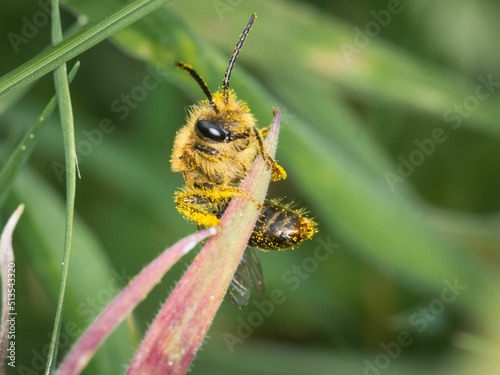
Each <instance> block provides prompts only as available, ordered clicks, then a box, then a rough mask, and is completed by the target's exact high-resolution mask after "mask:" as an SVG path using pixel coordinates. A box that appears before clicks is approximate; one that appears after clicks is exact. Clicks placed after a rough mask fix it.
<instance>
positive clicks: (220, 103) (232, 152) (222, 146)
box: [171, 14, 317, 307]
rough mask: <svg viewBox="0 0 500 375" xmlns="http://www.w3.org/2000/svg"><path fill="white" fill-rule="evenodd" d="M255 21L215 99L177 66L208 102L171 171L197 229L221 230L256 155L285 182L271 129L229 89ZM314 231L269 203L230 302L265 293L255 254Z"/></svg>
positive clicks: (181, 141) (182, 207) (197, 109)
mask: <svg viewBox="0 0 500 375" xmlns="http://www.w3.org/2000/svg"><path fill="white" fill-rule="evenodd" d="M255 19H256V14H252V16H251V17H250V20H249V21H248V24H247V25H246V27H245V29H244V30H243V33H242V34H241V36H240V37H239V39H238V42H237V43H236V47H235V49H234V52H233V53H232V55H231V57H230V59H229V64H228V66H227V69H226V73H225V75H224V79H223V81H222V87H221V88H219V89H218V90H217V91H216V92H214V93H213V94H212V92H211V91H210V90H209V88H208V86H207V84H206V83H205V81H204V80H203V78H202V77H201V76H200V75H199V74H198V73H197V72H196V71H195V70H194V69H193V68H192V67H191V66H190V65H188V64H186V63H183V62H176V63H175V65H176V66H177V67H179V68H181V69H183V70H185V71H186V72H187V73H189V74H190V75H191V76H192V77H193V78H194V80H195V81H196V82H197V83H198V85H199V86H200V87H201V89H202V90H203V92H204V94H205V96H206V97H207V99H206V100H202V101H200V102H199V103H198V104H195V105H193V106H192V107H190V110H189V113H188V116H187V121H186V124H185V125H184V126H183V127H182V128H181V129H180V130H179V131H178V132H177V135H176V137H175V141H174V147H173V151H172V157H171V165H172V170H173V171H174V172H182V174H183V176H184V180H185V187H184V188H183V189H181V190H179V191H177V192H176V193H175V203H176V206H177V210H178V211H179V212H180V213H181V214H183V215H184V216H185V217H186V218H187V219H189V220H192V221H194V222H195V223H196V225H197V227H198V228H199V227H210V226H215V225H218V224H219V222H220V218H221V217H222V215H223V213H224V211H225V210H226V208H227V206H228V205H229V203H230V201H231V199H232V198H233V197H235V196H244V195H245V193H244V192H243V191H242V190H241V189H240V188H239V186H240V184H241V182H242V180H243V179H244V178H245V176H246V175H247V173H248V171H249V170H250V168H251V167H252V164H253V162H254V160H255V158H256V157H257V156H258V155H260V156H262V157H263V158H264V160H265V162H266V164H267V166H268V167H269V168H270V169H271V171H272V174H271V179H272V180H273V181H278V180H282V179H285V178H286V172H285V170H284V169H283V168H282V167H281V166H280V165H279V164H278V163H277V162H276V161H275V160H274V159H273V158H272V157H271V156H270V155H269V154H268V153H267V152H266V150H265V147H264V141H263V138H264V137H265V135H266V133H267V128H262V129H258V128H257V127H256V126H255V124H256V120H255V118H254V116H253V115H252V113H251V111H250V109H249V107H248V105H247V104H246V103H245V102H244V101H242V100H239V99H238V98H237V97H236V94H235V92H234V91H233V90H232V89H230V88H229V80H230V77H231V73H232V70H233V67H234V64H235V62H236V59H237V57H238V54H239V53H240V49H241V47H242V45H243V43H244V42H245V39H246V37H247V35H248V33H249V32H250V29H251V28H252V25H253V23H254V21H255ZM316 231H317V230H316V223H315V222H314V221H313V220H312V219H310V218H308V217H306V216H305V212H304V210H297V209H294V208H293V207H292V206H291V205H290V204H283V203H282V202H281V201H280V200H266V201H265V202H264V204H263V205H262V207H261V212H260V216H259V219H258V220H257V223H256V225H255V227H254V229H253V232H252V235H251V237H250V240H249V243H248V245H249V246H250V247H248V248H247V249H246V251H245V253H244V255H243V258H242V260H241V262H240V264H239V266H238V268H237V270H236V272H235V275H234V278H233V280H232V281H231V284H230V286H229V289H228V292H227V293H226V299H227V300H229V301H230V302H231V303H232V304H234V305H235V306H237V307H243V306H245V305H247V303H248V300H249V297H250V289H251V288H253V289H255V290H257V291H258V292H259V293H263V292H264V288H265V287H264V277H263V273H262V268H261V265H260V261H259V258H258V257H257V254H256V251H255V249H254V248H258V249H261V250H264V251H267V250H282V249H286V248H290V247H292V248H293V247H294V246H295V245H298V244H300V243H301V242H303V241H305V240H307V239H310V238H311V237H312V236H313V235H314V233H316Z"/></svg>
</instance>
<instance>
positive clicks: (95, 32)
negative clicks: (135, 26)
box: [0, 0, 166, 98]
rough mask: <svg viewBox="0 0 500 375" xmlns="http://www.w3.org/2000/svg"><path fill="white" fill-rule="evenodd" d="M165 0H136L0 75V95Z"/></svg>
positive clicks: (100, 39)
mask: <svg viewBox="0 0 500 375" xmlns="http://www.w3.org/2000/svg"><path fill="white" fill-rule="evenodd" d="M165 1H166V0H137V1H135V2H133V3H131V4H129V5H127V6H124V7H123V8H121V9H120V10H118V11H117V12H115V13H113V14H112V15H110V16H109V17H106V18H104V19H103V20H101V21H99V22H97V23H96V24H94V25H91V26H89V27H87V28H85V29H83V30H81V31H80V32H78V33H76V34H75V35H73V36H71V37H70V38H68V39H66V40H64V41H63V42H62V43H60V44H58V45H57V46H53V47H51V48H49V49H47V50H46V51H44V52H42V53H41V54H39V55H38V56H37V57H35V58H33V59H31V60H30V61H28V62H26V63H25V64H23V65H21V66H19V67H18V68H16V69H14V70H12V71H11V72H9V73H7V74H6V75H4V76H3V77H1V78H0V98H1V97H3V96H5V95H7V94H8V93H9V92H11V91H12V90H15V89H16V88H19V87H23V86H25V85H26V84H28V83H30V82H32V81H34V80H36V79H38V78H40V77H42V76H43V75H45V74H47V73H49V72H51V71H52V70H54V69H55V68H57V67H58V66H60V65H61V64H63V63H65V62H66V61H68V60H70V59H72V58H74V57H76V56H78V55H79V54H80V53H82V52H84V51H86V50H88V49H89V48H90V47H92V46H94V45H96V44H97V43H99V42H101V41H103V40H104V39H106V38H108V37H109V36H110V35H113V34H114V33H116V32H117V31H119V30H121V29H123V28H124V27H127V26H128V25H130V24H131V23H133V22H135V21H137V20H138V19H140V18H142V17H144V16H146V15H148V14H149V13H151V12H153V11H155V10H156V9H158V8H159V7H160V6H161V5H163V3H164V2H165Z"/></svg>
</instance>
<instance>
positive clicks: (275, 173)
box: [254, 128, 286, 181]
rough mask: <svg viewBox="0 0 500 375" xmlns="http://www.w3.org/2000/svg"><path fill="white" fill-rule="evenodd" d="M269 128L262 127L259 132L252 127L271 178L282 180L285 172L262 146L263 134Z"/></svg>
mask: <svg viewBox="0 0 500 375" xmlns="http://www.w3.org/2000/svg"><path fill="white" fill-rule="evenodd" d="M268 129H269V128H264V129H262V130H261V132H262V134H261V132H259V130H258V129H257V128H254V132H255V137H256V138H257V142H258V144H259V153H260V154H261V155H262V157H263V158H264V160H265V162H266V164H267V166H268V167H269V168H271V170H272V172H271V179H272V180H273V181H279V180H284V179H285V178H286V172H285V170H284V169H283V167H282V166H281V165H279V164H278V163H277V162H276V160H274V159H273V158H272V157H271V156H269V154H268V153H267V152H266V150H265V148H264V140H263V139H262V136H263V134H267V130H268Z"/></svg>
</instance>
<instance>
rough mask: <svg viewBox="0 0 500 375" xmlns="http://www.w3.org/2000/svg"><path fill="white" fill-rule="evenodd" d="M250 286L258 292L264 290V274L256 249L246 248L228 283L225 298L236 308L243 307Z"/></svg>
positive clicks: (248, 294)
mask: <svg viewBox="0 0 500 375" xmlns="http://www.w3.org/2000/svg"><path fill="white" fill-rule="evenodd" d="M252 288H254V289H255V290H256V291H257V292H258V293H263V292H264V289H265V284H264V274H263V273H262V267H261V265H260V260H259V257H258V256H257V250H255V249H254V248H247V249H246V250H245V253H244V254H243V258H242V259H241V262H240V264H239V265H238V268H237V269H236V272H235V273H234V276H233V279H232V280H231V283H230V284H229V288H228V290H227V292H226V296H225V298H226V300H228V301H229V302H231V303H232V304H233V305H234V306H236V307H238V308H242V307H245V306H246V305H247V304H248V300H249V299H250V290H251V289H252Z"/></svg>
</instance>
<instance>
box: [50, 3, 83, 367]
mask: <svg viewBox="0 0 500 375" xmlns="http://www.w3.org/2000/svg"><path fill="white" fill-rule="evenodd" d="M51 10H52V44H53V45H54V46H55V45H57V44H59V43H61V42H62V40H63V33H62V26H61V15H60V12H59V0H52V3H51ZM54 85H55V88H56V97H57V102H58V104H59V116H60V119H61V127H62V134H63V141H64V153H65V159H66V230H65V239H64V253H63V254H64V255H63V263H62V275H61V284H60V290H59V299H58V303H57V309H56V316H55V319H54V329H53V331H52V338H51V341H50V347H49V353H48V356H47V363H46V366H45V373H46V375H49V374H50V373H52V372H53V371H54V369H55V366H56V358H57V351H58V347H57V343H58V342H59V335H60V332H61V325H62V316H63V311H64V298H65V292H66V284H67V281H68V272H69V265H70V258H71V240H72V237H73V220H74V215H75V197H76V168H77V162H78V161H77V160H76V145H75V129H74V120H73V108H72V105H71V94H70V92H69V85H68V79H67V76H66V63H64V64H62V65H61V66H59V67H57V68H56V69H55V70H54Z"/></svg>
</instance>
